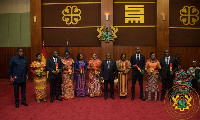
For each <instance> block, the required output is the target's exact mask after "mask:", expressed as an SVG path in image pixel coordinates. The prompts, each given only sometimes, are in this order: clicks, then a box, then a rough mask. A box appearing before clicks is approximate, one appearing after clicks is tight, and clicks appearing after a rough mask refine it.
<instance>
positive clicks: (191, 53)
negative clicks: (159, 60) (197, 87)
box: [163, 47, 200, 70]
mask: <svg viewBox="0 0 200 120" xmlns="http://www.w3.org/2000/svg"><path fill="white" fill-rule="evenodd" d="M177 53H179V54H180V59H181V67H182V68H183V69H184V70H187V69H188V68H189V67H190V66H192V61H193V60H196V61H197V62H198V63H200V47H170V54H171V55H172V56H175V55H176V54H177ZM163 54H164V53H163Z"/></svg>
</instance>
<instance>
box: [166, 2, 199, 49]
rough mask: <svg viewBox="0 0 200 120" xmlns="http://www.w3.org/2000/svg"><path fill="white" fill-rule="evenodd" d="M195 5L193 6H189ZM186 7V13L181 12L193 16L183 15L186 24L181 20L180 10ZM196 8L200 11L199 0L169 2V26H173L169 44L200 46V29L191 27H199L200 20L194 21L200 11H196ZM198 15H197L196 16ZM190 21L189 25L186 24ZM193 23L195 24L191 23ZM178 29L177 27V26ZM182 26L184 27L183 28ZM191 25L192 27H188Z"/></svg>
mask: <svg viewBox="0 0 200 120" xmlns="http://www.w3.org/2000/svg"><path fill="white" fill-rule="evenodd" d="M191 6H193V7H192V8H189V7H191ZM184 7H185V10H186V13H185V12H181V13H182V14H184V15H189V14H191V16H189V17H188V16H182V19H185V24H184V23H183V22H182V21H181V14H180V11H181V10H182V9H183V8H184ZM194 7H195V8H196V9H197V10H198V11H200V2H199V0H171V1H170V4H169V12H170V14H169V15H170V19H169V26H170V27H173V28H170V30H169V45H170V46H188V47H189V46H200V41H199V39H200V36H199V33H200V29H191V27H193V28H199V27H200V21H199V20H198V21H197V22H195V23H193V21H195V19H198V18H197V17H199V13H198V11H195V9H193V8H194ZM189 12H190V13H189ZM197 14H198V15H197ZM195 15H196V16H195ZM186 23H188V25H187V24H186ZM190 23H192V24H193V25H191V24H190ZM174 27H175V28H176V29H175V28H174ZM180 27H184V29H181V28H180ZM188 27H190V28H188Z"/></svg>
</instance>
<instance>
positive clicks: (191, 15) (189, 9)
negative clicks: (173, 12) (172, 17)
mask: <svg viewBox="0 0 200 120" xmlns="http://www.w3.org/2000/svg"><path fill="white" fill-rule="evenodd" d="M198 15H199V10H198V9H196V8H195V6H184V7H183V9H181V10H180V21H181V22H183V24H184V25H195V23H196V22H197V21H199V16H198Z"/></svg>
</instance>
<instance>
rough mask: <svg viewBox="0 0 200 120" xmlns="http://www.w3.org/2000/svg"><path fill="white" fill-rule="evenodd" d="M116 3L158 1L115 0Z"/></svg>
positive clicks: (149, 0)
mask: <svg viewBox="0 0 200 120" xmlns="http://www.w3.org/2000/svg"><path fill="white" fill-rule="evenodd" d="M114 2H156V0H114Z"/></svg>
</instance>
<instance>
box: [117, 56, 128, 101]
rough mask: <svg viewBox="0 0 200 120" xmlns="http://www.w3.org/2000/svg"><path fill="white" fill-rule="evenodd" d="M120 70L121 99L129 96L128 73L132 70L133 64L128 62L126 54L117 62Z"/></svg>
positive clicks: (119, 86)
mask: <svg viewBox="0 0 200 120" xmlns="http://www.w3.org/2000/svg"><path fill="white" fill-rule="evenodd" d="M116 64H117V69H118V91H119V96H120V99H122V98H126V96H127V94H128V72H129V71H130V69H131V63H130V61H129V60H126V54H125V53H122V54H121V60H117V61H116Z"/></svg>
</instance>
